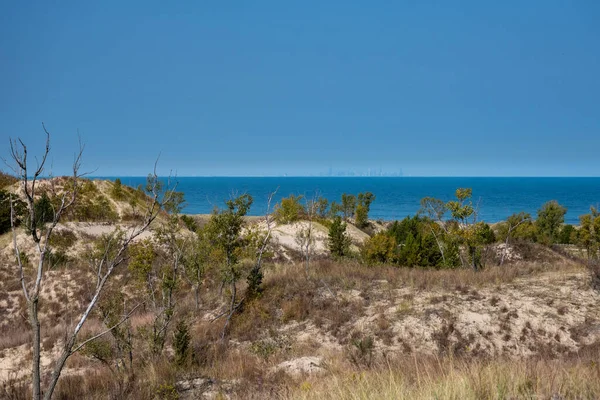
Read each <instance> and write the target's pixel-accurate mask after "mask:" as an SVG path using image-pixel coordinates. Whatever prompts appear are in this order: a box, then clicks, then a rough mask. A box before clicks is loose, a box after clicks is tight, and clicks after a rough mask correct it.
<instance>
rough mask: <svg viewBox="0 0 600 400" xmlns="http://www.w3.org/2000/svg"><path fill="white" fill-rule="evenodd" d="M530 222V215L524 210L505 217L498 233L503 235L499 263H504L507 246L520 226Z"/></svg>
mask: <svg viewBox="0 0 600 400" xmlns="http://www.w3.org/2000/svg"><path fill="white" fill-rule="evenodd" d="M530 222H531V215H529V214H528V213H525V212H520V213H518V214H513V215H511V216H510V217H508V218H507V219H506V222H505V223H503V224H501V225H500V228H499V234H500V237H503V236H504V251H503V252H502V256H501V257H500V265H502V264H504V259H505V257H506V254H507V253H508V246H509V244H510V241H511V240H512V238H513V237H514V236H515V233H516V232H518V229H519V227H520V226H523V225H524V224H527V223H530Z"/></svg>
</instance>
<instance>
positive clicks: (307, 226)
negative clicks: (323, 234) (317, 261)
mask: <svg viewBox="0 0 600 400" xmlns="http://www.w3.org/2000/svg"><path fill="white" fill-rule="evenodd" d="M318 198H319V196H318V195H317V194H315V196H313V198H312V199H309V198H308V197H305V199H306V222H304V221H300V222H299V224H300V229H299V230H298V232H297V233H296V238H295V239H296V244H297V245H298V246H299V247H300V251H301V252H302V255H303V256H304V273H305V275H306V276H307V277H308V271H309V267H310V257H311V255H312V253H313V251H314V245H315V237H314V235H313V219H314V218H315V216H316V213H317V206H318V204H317V199H318Z"/></svg>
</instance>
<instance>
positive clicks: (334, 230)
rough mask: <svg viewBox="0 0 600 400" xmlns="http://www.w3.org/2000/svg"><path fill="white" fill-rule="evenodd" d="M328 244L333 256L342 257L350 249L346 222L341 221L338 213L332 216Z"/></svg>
mask: <svg viewBox="0 0 600 400" xmlns="http://www.w3.org/2000/svg"><path fill="white" fill-rule="evenodd" d="M328 245H329V250H330V251H331V254H332V255H333V256H334V257H343V256H345V255H347V254H348V252H349V250H350V238H349V237H348V235H347V234H346V223H345V222H342V218H341V217H340V216H339V215H336V216H335V217H334V218H333V222H332V223H331V227H330V228H329V235H328Z"/></svg>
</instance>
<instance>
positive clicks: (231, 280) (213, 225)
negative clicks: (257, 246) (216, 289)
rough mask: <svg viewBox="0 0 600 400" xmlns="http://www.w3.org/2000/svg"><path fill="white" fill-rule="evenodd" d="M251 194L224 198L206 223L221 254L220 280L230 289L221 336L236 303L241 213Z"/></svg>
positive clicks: (246, 209)
mask: <svg viewBox="0 0 600 400" xmlns="http://www.w3.org/2000/svg"><path fill="white" fill-rule="evenodd" d="M252 200H253V199H252V196H250V195H249V194H244V195H242V196H239V197H238V198H236V199H233V200H228V201H227V202H226V205H227V208H225V209H224V210H215V211H214V212H213V215H212V216H211V218H210V221H209V222H208V224H207V232H208V234H209V237H210V240H211V242H212V245H213V246H214V247H215V248H216V249H218V250H219V251H220V252H221V254H222V260H221V261H222V264H221V265H222V267H221V279H222V282H223V284H224V285H225V284H229V285H230V290H231V293H230V294H231V300H230V302H229V310H228V311H227V312H225V313H223V315H227V319H226V321H225V324H224V325H223V331H222V334H221V338H222V339H224V338H225V334H226V332H227V327H228V326H229V322H230V320H231V317H232V316H233V313H234V312H235V310H237V308H238V307H239V305H240V304H241V302H240V303H239V304H236V303H237V281H238V280H239V278H240V273H241V271H240V268H239V252H240V251H241V248H242V247H243V246H244V240H243V238H242V237H241V232H242V227H243V225H244V216H245V215H246V213H247V212H248V210H250V206H251V205H252Z"/></svg>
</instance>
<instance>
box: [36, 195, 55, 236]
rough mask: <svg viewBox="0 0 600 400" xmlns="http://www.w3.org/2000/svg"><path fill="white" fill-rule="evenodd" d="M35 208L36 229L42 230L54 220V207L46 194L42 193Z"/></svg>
mask: <svg viewBox="0 0 600 400" xmlns="http://www.w3.org/2000/svg"><path fill="white" fill-rule="evenodd" d="M34 208H35V226H36V228H41V227H43V226H44V224H45V223H47V222H52V221H53V220H54V206H53V205H52V201H51V200H50V197H48V195H47V194H46V192H44V193H42V196H41V197H40V198H39V199H38V200H37V201H36V202H35V203H34Z"/></svg>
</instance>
